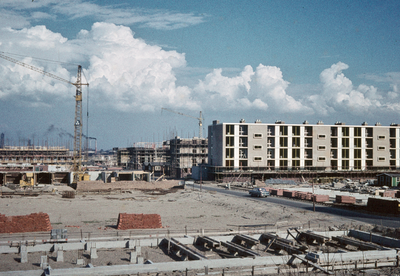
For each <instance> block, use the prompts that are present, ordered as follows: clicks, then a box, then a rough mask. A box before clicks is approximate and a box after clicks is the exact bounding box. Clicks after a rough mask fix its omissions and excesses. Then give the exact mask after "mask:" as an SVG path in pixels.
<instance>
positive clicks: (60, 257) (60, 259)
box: [56, 250, 64, 262]
mask: <svg viewBox="0 0 400 276" xmlns="http://www.w3.org/2000/svg"><path fill="white" fill-rule="evenodd" d="M56 261H57V262H64V251H62V250H58V251H57V259H56Z"/></svg>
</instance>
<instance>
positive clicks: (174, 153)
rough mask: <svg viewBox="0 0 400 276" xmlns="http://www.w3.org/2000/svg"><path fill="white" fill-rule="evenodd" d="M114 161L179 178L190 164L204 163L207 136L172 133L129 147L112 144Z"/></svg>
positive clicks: (156, 173)
mask: <svg viewBox="0 0 400 276" xmlns="http://www.w3.org/2000/svg"><path fill="white" fill-rule="evenodd" d="M115 150H117V159H118V165H119V166H124V167H125V168H129V169H136V170H145V171H151V172H153V173H154V175H155V176H157V175H166V176H170V177H173V178H183V177H186V176H187V175H189V174H191V173H192V167H193V166H199V165H201V164H207V162H208V139H206V138H197V137H195V138H187V139H182V138H180V137H178V136H176V137H175V138H173V139H170V140H167V141H164V142H163V143H162V144H160V143H136V144H135V145H134V146H133V147H128V148H116V149H115Z"/></svg>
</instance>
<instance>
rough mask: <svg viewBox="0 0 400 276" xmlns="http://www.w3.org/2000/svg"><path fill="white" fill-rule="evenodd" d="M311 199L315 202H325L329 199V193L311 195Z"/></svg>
mask: <svg viewBox="0 0 400 276" xmlns="http://www.w3.org/2000/svg"><path fill="white" fill-rule="evenodd" d="M311 200H313V201H315V202H326V201H329V195H312V197H311Z"/></svg>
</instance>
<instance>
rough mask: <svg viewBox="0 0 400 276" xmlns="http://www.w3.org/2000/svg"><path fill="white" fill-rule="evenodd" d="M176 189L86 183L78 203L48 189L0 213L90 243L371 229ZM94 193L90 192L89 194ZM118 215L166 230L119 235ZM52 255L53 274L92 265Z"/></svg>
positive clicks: (6, 258) (109, 255)
mask: <svg viewBox="0 0 400 276" xmlns="http://www.w3.org/2000/svg"><path fill="white" fill-rule="evenodd" d="M176 184H177V182H168V181H163V182H160V183H156V184H153V183H135V184H134V185H133V186H132V184H130V185H129V184H126V183H119V185H120V186H119V187H120V188H121V190H120V189H117V190H110V189H109V188H110V186H111V185H114V186H113V187H116V185H115V184H113V183H112V184H101V185H94V184H86V183H84V184H82V185H81V186H79V185H78V189H77V194H76V196H75V198H63V197H62V193H63V191H65V190H70V188H69V187H63V186H48V187H44V188H43V189H44V190H46V191H47V192H46V193H42V194H40V195H39V196H37V197H21V196H12V197H10V196H3V197H2V198H0V210H1V213H2V214H4V215H7V216H15V215H26V214H30V213H37V212H44V213H47V214H48V215H49V217H50V222H51V224H52V227H53V229H67V230H68V236H69V238H78V239H79V237H82V236H81V235H83V236H84V238H85V239H86V238H87V237H88V236H91V237H95V236H115V235H127V234H129V235H130V234H133V235H145V234H147V235H148V234H152V233H155V232H154V231H161V232H159V233H163V234H165V233H166V232H170V233H180V234H183V233H185V232H188V233H189V234H190V233H199V232H200V231H201V229H203V230H204V232H205V233H206V234H207V232H208V233H210V232H219V231H221V232H222V231H230V230H238V229H243V230H245V229H258V230H264V229H265V230H266V231H276V230H286V229H287V228H289V227H303V228H304V229H308V228H312V229H320V230H327V229H328V228H329V227H330V226H336V227H338V228H342V229H344V228H347V227H349V226H350V225H352V226H353V227H354V228H359V229H360V228H361V229H363V228H364V229H368V228H370V227H371V226H370V225H363V224H360V223H358V222H357V223H356V222H354V221H351V220H348V219H344V218H341V217H336V216H331V215H326V214H320V213H314V212H312V211H304V210H300V209H294V208H290V207H283V206H280V205H276V204H272V203H268V202H265V201H258V200H255V199H254V198H251V197H249V196H248V194H247V192H244V193H243V195H244V196H243V197H232V196H228V195H223V194H220V193H216V192H207V191H205V190H202V191H199V190H197V189H193V187H186V189H180V188H172V187H174V186H176ZM213 185H214V186H215V185H216V184H213ZM89 190H90V191H91V192H87V191H89ZM119 213H132V214H133V213H136V214H140V213H143V214H159V215H160V216H161V221H162V225H163V228H162V229H157V230H132V231H130V230H126V231H119V230H117V229H116V226H117V219H118V214H119ZM43 235H44V236H43ZM49 236H50V235H49V233H26V234H11V235H10V234H1V235H0V241H7V240H24V239H43V238H46V239H47V238H49ZM128 251H129V250H123V249H121V250H117V251H107V250H101V251H100V250H99V252H98V254H99V256H101V257H100V259H96V260H95V261H94V264H95V265H107V264H128V263H129V255H128V253H129V252H128ZM47 254H48V256H49V263H50V265H51V267H53V268H62V267H76V265H74V262H76V259H77V258H83V259H85V263H88V262H90V260H89V256H88V254H87V253H85V252H78V251H76V252H75V251H74V252H66V253H65V255H64V259H65V261H64V262H63V263H57V262H55V255H54V253H50V252H47ZM79 254H80V256H79ZM143 254H144V255H145V256H147V257H148V258H149V259H151V260H152V261H155V262H158V261H172V260H173V259H172V258H171V256H168V255H166V254H165V253H164V252H163V251H162V249H155V248H144V249H143ZM204 254H206V253H204ZM207 254H209V253H207ZM41 255H43V253H30V254H29V260H30V261H29V263H27V264H21V263H19V254H3V255H2V256H1V260H0V271H8V270H26V269H40V268H39V262H40V256H41ZM32 260H33V262H32Z"/></svg>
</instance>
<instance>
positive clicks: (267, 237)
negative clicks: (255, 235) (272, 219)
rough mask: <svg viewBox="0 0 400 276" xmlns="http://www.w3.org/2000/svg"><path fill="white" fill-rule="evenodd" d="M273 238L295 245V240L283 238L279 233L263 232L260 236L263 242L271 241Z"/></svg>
mask: <svg viewBox="0 0 400 276" xmlns="http://www.w3.org/2000/svg"><path fill="white" fill-rule="evenodd" d="M273 239H276V240H277V241H279V242H282V243H286V244H290V245H293V244H294V242H293V241H291V240H288V239H284V238H281V237H279V236H277V235H275V234H272V233H263V234H261V236H260V241H261V242H263V241H266V242H269V241H270V240H273Z"/></svg>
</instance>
